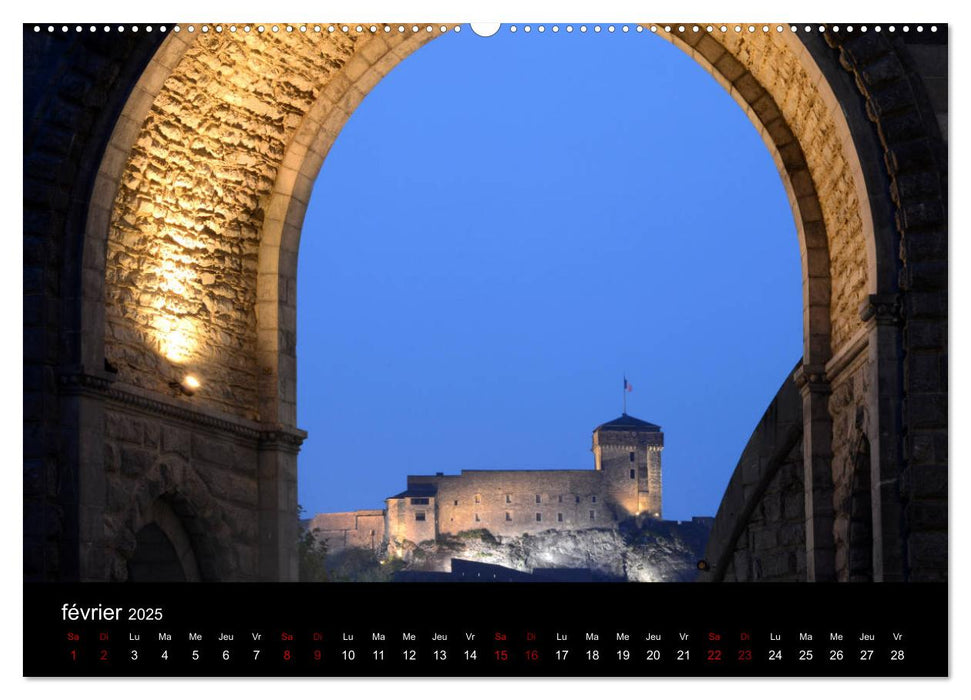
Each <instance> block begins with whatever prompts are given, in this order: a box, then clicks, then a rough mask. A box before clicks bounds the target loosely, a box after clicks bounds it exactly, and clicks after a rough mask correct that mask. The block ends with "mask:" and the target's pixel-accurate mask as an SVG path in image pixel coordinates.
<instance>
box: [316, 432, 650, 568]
mask: <svg viewBox="0 0 971 700" xmlns="http://www.w3.org/2000/svg"><path fill="white" fill-rule="evenodd" d="M663 448H664V433H662V432H661V428H660V427H659V426H657V425H654V424H653V423H648V422H646V421H642V420H639V419H637V418H634V417H632V416H628V415H627V414H626V413H624V414H623V415H621V417H620V418H617V419H616V420H612V421H610V422H609V423H604V424H603V425H600V426H598V427H597V428H596V429H595V430H594V431H593V455H594V468H593V469H556V470H552V469H550V470H462V472H461V473H460V474H456V475H446V474H444V473H441V472H440V473H438V474H435V475H430V476H424V475H418V476H416V475H409V476H408V481H407V488H406V489H405V490H404V491H402V492H401V493H399V494H396V495H394V496H391V497H390V498H387V499H386V500H385V503H386V508H385V509H384V510H363V511H352V512H347V513H321V514H319V515H317V516H315V517H314V518H313V519H312V520H311V522H310V525H309V526H310V529H311V530H315V531H316V533H317V536H318V537H321V538H323V539H324V540H326V542H327V546H328V550H329V551H332V552H334V551H339V550H341V549H344V548H347V547H365V548H370V549H377V548H379V547H385V546H387V547H388V548H389V550H390V551H392V552H393V551H394V545H395V544H396V543H398V544H400V543H404V542H413V543H418V542H423V541H426V540H434V539H436V538H437V537H438V536H440V535H454V534H457V533H459V532H463V531H468V530H479V529H484V530H488V531H489V532H490V533H492V534H493V535H497V536H503V537H514V536H517V535H523V534H528V533H536V532H542V531H545V530H584V529H590V528H611V527H616V526H617V524H618V523H619V522H620V521H621V520H624V519H625V518H629V517H633V516H638V515H644V516H647V517H651V518H661V514H662V512H663V511H662V508H661V450H662V449H663Z"/></svg>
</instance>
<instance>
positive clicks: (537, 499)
mask: <svg viewBox="0 0 971 700" xmlns="http://www.w3.org/2000/svg"><path fill="white" fill-rule="evenodd" d="M536 502H537V503H539V494H536Z"/></svg>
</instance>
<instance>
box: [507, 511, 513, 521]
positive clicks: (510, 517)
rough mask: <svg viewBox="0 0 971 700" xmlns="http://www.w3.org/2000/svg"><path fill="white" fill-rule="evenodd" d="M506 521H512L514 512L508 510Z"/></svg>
mask: <svg viewBox="0 0 971 700" xmlns="http://www.w3.org/2000/svg"><path fill="white" fill-rule="evenodd" d="M506 522H507V523H511V522H512V513H510V512H509V511H508V510H507V511H506Z"/></svg>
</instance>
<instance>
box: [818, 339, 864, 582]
mask: <svg viewBox="0 0 971 700" xmlns="http://www.w3.org/2000/svg"><path fill="white" fill-rule="evenodd" d="M869 390H870V387H869V372H868V371H867V366H866V356H865V354H862V353H861V355H860V356H858V358H857V359H856V360H855V361H854V363H853V364H852V365H851V366H850V367H849V368H847V369H846V370H844V372H842V373H841V377H840V378H839V379H838V380H837V381H835V382H834V383H833V389H832V393H831V394H830V398H829V410H830V414H831V415H832V416H833V464H832V470H833V509H834V512H835V518H834V522H833V540H834V544H835V547H836V552H835V557H836V576H837V579H838V580H840V581H848V580H849V579H850V522H851V519H852V512H853V507H852V506H853V502H852V501H853V498H854V496H856V497H859V496H860V495H859V494H857V493H856V492H855V490H854V478H855V476H856V471H857V465H858V462H859V455H860V451H861V449H862V445H864V444H865V441H866V436H867V434H868V432H869V421H868V416H867V408H866V404H867V397H868V394H869ZM866 469H867V470H869V464H867V465H866ZM866 497H867V498H869V493H867V494H866ZM870 544H871V546H872V542H871V543H870Z"/></svg>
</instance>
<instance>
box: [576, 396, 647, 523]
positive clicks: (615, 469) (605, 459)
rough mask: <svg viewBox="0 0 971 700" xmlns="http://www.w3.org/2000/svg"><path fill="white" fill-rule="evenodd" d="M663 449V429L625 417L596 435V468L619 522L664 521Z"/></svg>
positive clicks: (625, 415)
mask: <svg viewBox="0 0 971 700" xmlns="http://www.w3.org/2000/svg"><path fill="white" fill-rule="evenodd" d="M663 448H664V433H662V432H661V428H660V426H657V425H654V424H653V423H648V422H647V421H643V420H640V419H638V418H634V417H632V416H628V415H627V414H626V413H624V414H623V415H621V417H620V418H617V419H616V420H612V421H610V422H609V423H604V424H603V425H601V426H598V427H597V428H596V429H595V430H594V431H593V456H594V468H595V469H596V470H597V471H599V472H603V480H604V490H605V492H606V496H607V497H608V498H609V499H610V500H611V501H612V502H613V505H614V507H615V508H616V509H617V511H618V512H617V516H618V518H622V517H624V516H629V515H641V514H644V515H649V516H650V517H652V518H660V517H661V513H662V510H661V450H662V449H663Z"/></svg>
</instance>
